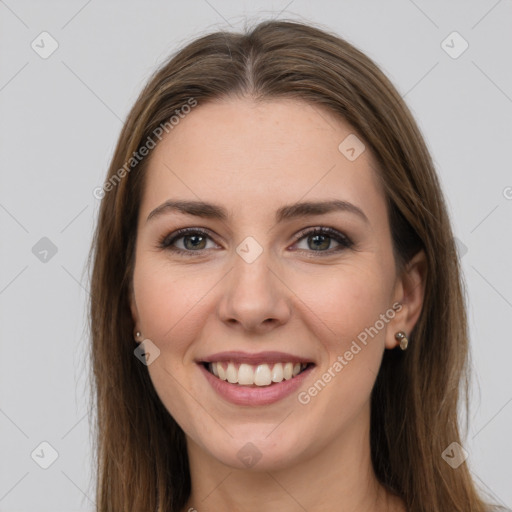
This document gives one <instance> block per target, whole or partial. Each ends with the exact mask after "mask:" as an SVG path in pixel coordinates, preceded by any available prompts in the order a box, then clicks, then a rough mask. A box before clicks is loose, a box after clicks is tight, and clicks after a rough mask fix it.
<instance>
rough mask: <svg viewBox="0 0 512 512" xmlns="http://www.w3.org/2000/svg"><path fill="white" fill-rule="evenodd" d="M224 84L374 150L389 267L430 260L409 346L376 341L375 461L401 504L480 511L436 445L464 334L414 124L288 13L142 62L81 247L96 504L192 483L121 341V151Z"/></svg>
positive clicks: (442, 221)
mask: <svg viewBox="0 0 512 512" xmlns="http://www.w3.org/2000/svg"><path fill="white" fill-rule="evenodd" d="M232 95H239V96H248V97H252V98H254V99H255V100H257V101H259V100H262V101H264V100H266V99H276V98H297V99H301V100H305V101H307V102H309V104H311V105H318V106H323V107H324V108H327V109H328V110H329V111H331V112H332V113H333V114H335V115H337V116H338V117H339V118H342V119H344V120H345V121H347V122H348V123H349V124H350V125H351V126H352V127H353V128H354V130H355V132H356V133H357V134H358V136H359V137H360V138H361V139H362V140H364V141H365V144H367V147H369V149H370V150H371V151H372V153H373V155H374V156H375V158H376V161H377V163H378V169H377V171H378V174H379V177H380V179H381V181H382V183H383V186H384V190H385V193H386V197H387V203H388V213H389V222H390V227H391V232H392V239H393V249H394V253H395V258H396V262H397V269H398V270H399V271H400V270H402V269H403V268H404V266H405V265H406V264H407V262H408V261H409V260H410V259H411V257H412V256H413V255H414V254H415V253H417V251H418V250H420V249H423V250H424V251H425V254H426V257H427V264H428V273H427V281H426V284H425V296H424V304H423V309H422V313H421V316H420V318H419V320H418V322H417V324H416V326H415V328H414V330H413V332H412V333H411V336H410V345H409V348H408V350H407V351H406V352H401V351H396V350H394V351H390V350H386V351H385V355H384V357H383V361H382V366H381V369H380V372H379V374H378V376H377V380H376V383H375V386H374V389H373V392H372V397H371V428H370V434H371V454H372V461H373V465H374V469H375V473H376V475H377V478H378V479H379V480H380V482H382V484H383V485H385V486H386V487H387V488H389V489H391V490H393V491H394V492H396V493H397V494H398V495H400V496H401V497H402V498H403V500H404V502H405V504H406V506H407V509H408V510H409V511H410V512H420V511H421V512H447V511H450V512H484V511H486V510H490V507H489V506H487V505H486V504H485V503H484V501H483V500H482V499H481V498H480V497H479V494H478V492H477V490H476V487H475V484H474V482H473V480H472V478H471V474H470V471H469V468H468V466H467V462H466V463H463V464H462V465H460V466H459V467H458V468H456V469H454V468H452V467H451V466H450V465H449V464H447V462H446V461H445V460H444V459H443V457H442V456H441V454H442V453H443V451H444V450H445V449H446V448H447V447H448V446H449V445H450V444H451V443H452V442H458V443H460V444H462V443H461V440H460V433H459V424H458V419H457V411H458V409H457V408H458V406H459V403H463V404H465V407H466V409H465V410H466V429H467V416H468V415H467V411H468V382H469V365H468V359H469V347H468V333H467V321H466V312H465V299H464V295H465V290H464V283H463V281H462V277H461V274H460V269H459V262H458V258H457V253H456V248H455V244H454V239H453V234H452V230H451V226H450V221H449V217H448V214H447V209H446V205H445V201H444V198H443V194H442V192H441V189H440V185H439V181H438V178H437V176H436V172H435V169H434V166H433V163H432V160H431V157H430V155H429V152H428V150H427V148H426V145H425V143H424V140H423V138H422V135H421V133H420V132H419V129H418V127H417V125H416V123H415V121H414V120H413V118H412V116H411V114H410V112H409V110H408V108H407V106H406V105H405V103H404V101H403V99H402V98H401V96H400V95H399V94H398V92H397V91H396V89H395V88H394V87H393V85H392V84H391V83H390V82H389V80H388V79H387V78H386V77H385V76H384V75H383V73H382V72H381V71H380V70H379V69H378V67H377V66H376V65H375V64H374V63H373V62H372V61H371V60H370V59H369V58H368V57H366V56H365V55H364V54H363V53H361V52H360V51H359V50H357V49H356V48H354V47H353V46H352V45H351V44H349V43H348V42H346V41H344V40H343V39H341V38H340V37H338V36H336V35H335V34H331V33H330V32H328V31H326V30H323V29H319V28H316V27H313V26H311V25H306V24H302V23H297V22H288V21H266V22H262V23H260V24H258V25H257V26H255V27H253V28H252V29H251V30H250V31H247V32H246V33H244V34H238V33H230V32H216V33H212V34H209V35H206V36H203V37H201V38H199V39H196V40H194V41H192V42H191V43H190V44H188V45H186V46H185V47H184V48H183V49H182V50H181V51H179V52H178V53H177V54H176V55H174V56H172V57H171V58H170V59H169V60H168V61H167V62H166V63H165V64H164V65H163V66H161V67H160V69H158V70H157V71H156V72H155V74H154V75H153V76H152V77H151V79H150V80H149V82H148V83H147V85H146V86H145V88H144V90H143V91H142V93H141V94H140V96H139V97H138V99H137V101H136V103H135V105H134V106H133V108H132V110H131V112H130V114H129V115H128V118H127V119H126V122H125V124H124V127H123V130H122V132H121V135H120V137H119V140H118V143H117V147H116V149H115V153H114V156H113V159H112V163H111V166H110V169H109V173H108V177H107V182H106V185H105V187H104V188H103V191H102V195H104V197H103V199H102V201H101V206H100V211H99V218H98V223H97V228H96V233H95V238H94V242H93V246H92V248H91V253H90V262H92V264H93V267H92V274H91V301H90V322H91V336H92V344H91V358H92V368H93V386H94V398H95V399H96V404H95V410H96V411H97V418H96V423H95V425H94V430H95V432H94V433H95V436H96V438H95V440H96V445H95V448H96V451H97V495H96V499H97V510H99V511H101V512H104V511H115V512H119V511H123V512H128V511H142V510H143V511H145V512H153V511H155V512H169V511H173V512H179V511H180V510H181V509H182V507H183V506H184V505H185V503H186V501H187V499H188V497H189V494H190V474H189V466H188V459H187V452H186V444H185V437H184V433H183V431H182V430H181V428H180V427H179V426H178V425H177V423H176V422H175V421H174V419H173V418H172V417H171V415H170V414H169V413H168V411H167V410H166V409H165V407H164V406H163V404H162V403H161V401H160V399H159V398H158V396H157V394H156V392H155V389H154V387H153V385H152V383H151V380H150V378H149V374H148V371H147V368H146V367H145V366H144V365H143V364H140V361H139V360H138V359H137V358H136V357H135V356H134V353H133V352H134V349H135V348H136V347H137V344H136V342H135V341H134V339H133V329H134V325H133V320H132V316H131V313H130V307H129V294H130V293H131V282H132V273H133V267H134V247H135V241H136V227H137V216H138V208H139V204H140V200H141V195H142V188H143V186H144V180H143V178H144V173H145V170H146V168H147V162H148V159H147V158H142V159H140V162H139V161H138V160H137V161H134V160H133V158H134V155H138V154H139V152H140V149H141V147H142V146H143V145H144V144H147V141H148V137H149V138H153V139H154V134H155V130H156V131H157V132H156V133H158V129H159V127H161V126H163V125H165V124H166V123H167V126H169V124H168V123H169V119H170V118H172V116H173V115H176V114H175V112H176V111H177V110H178V111H180V109H182V108H183V106H184V105H186V104H187V103H188V104H190V103H191V101H190V100H191V98H192V99H193V101H196V102H197V104H198V105H199V106H200V105H201V104H204V103H206V102H208V101H215V100H218V99H221V98H224V97H227V96H232ZM131 159H132V160H131ZM127 162H131V163H130V164H129V165H128V166H127ZM122 169H124V172H123V171H122ZM107 185H108V186H107Z"/></svg>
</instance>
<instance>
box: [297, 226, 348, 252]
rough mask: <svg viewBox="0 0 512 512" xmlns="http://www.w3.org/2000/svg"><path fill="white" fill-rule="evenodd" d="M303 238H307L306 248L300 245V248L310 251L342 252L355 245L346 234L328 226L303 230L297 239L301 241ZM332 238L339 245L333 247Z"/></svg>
mask: <svg viewBox="0 0 512 512" xmlns="http://www.w3.org/2000/svg"><path fill="white" fill-rule="evenodd" d="M301 240H305V242H306V248H305V249H304V248H303V247H302V248H301V247H298V249H299V250H306V251H307V250H309V251H310V252H318V253H327V254H332V253H335V252H340V251H342V250H344V249H349V248H350V247H352V246H353V245H354V244H353V242H352V241H351V240H350V238H348V237H347V236H346V235H344V234H343V233H340V232H339V231H337V230H335V229H333V228H328V227H315V228H312V229H309V230H306V231H301V232H300V233H298V235H297V241H298V242H300V241H301ZM332 240H335V241H336V243H337V244H338V247H336V248H334V249H331V245H332ZM327 249H329V250H327ZM322 255H323V254H322Z"/></svg>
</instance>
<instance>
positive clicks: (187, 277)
mask: <svg viewBox="0 0 512 512" xmlns="http://www.w3.org/2000/svg"><path fill="white" fill-rule="evenodd" d="M214 285H215V279H214V277H213V276H212V274H210V275H205V273H204V272H201V273H199V272H195V271H194V269H193V268H187V269H186V270H180V269H175V268H174V269H170V268H169V267H168V265H166V264H165V262H164V263H162V262H161V261H152V260H151V258H146V259H145V260H143V259H141V260H140V265H139V266H137V267H136V268H135V273H134V290H135V297H136V302H137V309H138V312H139V316H140V320H141V328H142V329H144V330H143V334H144V336H145V337H147V338H150V339H152V340H153V341H154V342H155V343H156V344H157V345H158V346H159V347H160V349H161V350H171V351H174V352H177V351H180V350H182V349H183V348H184V346H185V345H186V343H187V341H188V340H187V339H190V338H192V339H193V337H194V336H195V335H196V333H197V332H198V331H199V330H200V327H201V311H202V309H203V308H204V303H205V302H206V301H207V295H206V294H207V292H208V290H210V289H211V288H213V287H214Z"/></svg>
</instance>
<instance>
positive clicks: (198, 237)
mask: <svg viewBox="0 0 512 512" xmlns="http://www.w3.org/2000/svg"><path fill="white" fill-rule="evenodd" d="M192 239H196V242H192V246H191V247H187V248H188V249H190V248H195V249H197V248H198V245H199V244H200V243H201V242H202V241H203V240H202V239H203V237H202V236H200V235H189V236H188V237H186V238H185V246H187V241H191V240H192Z"/></svg>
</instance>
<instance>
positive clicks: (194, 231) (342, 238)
mask: <svg viewBox="0 0 512 512" xmlns="http://www.w3.org/2000/svg"><path fill="white" fill-rule="evenodd" d="M187 235H189V236H190V235H202V236H205V237H207V238H210V239H211V236H210V234H209V232H208V231H205V230H203V229H200V228H184V229H178V230H177V231H175V232H174V233H171V234H170V235H165V236H163V237H162V238H161V239H160V240H159V241H158V248H159V249H168V250H170V251H172V252H173V253H175V254H179V255H184V256H190V257H193V256H196V255H197V256H199V255H202V254H203V252H204V251H206V250H208V249H199V250H197V251H192V250H185V249H178V248H177V247H173V246H172V244H173V243H174V242H176V241H177V240H179V239H180V238H184V237H185V236H187ZM314 235H328V236H329V238H332V239H333V240H335V241H336V242H338V243H339V244H340V247H338V248H336V249H330V250H328V251H314V250H306V249H298V250H299V251H306V252H311V253H317V254H318V255H320V256H323V255H326V256H328V255H332V254H334V253H338V252H341V251H343V250H344V249H350V248H351V247H352V246H353V245H354V243H353V242H352V240H350V238H348V237H347V236H346V235H344V234H343V233H340V232H339V231H337V230H335V229H333V228H329V227H315V228H306V229H304V230H302V231H300V232H299V233H297V235H296V237H295V241H294V244H296V243H297V242H300V241H301V240H302V239H303V238H306V237H308V236H314ZM315 255H316V254H315Z"/></svg>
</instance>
